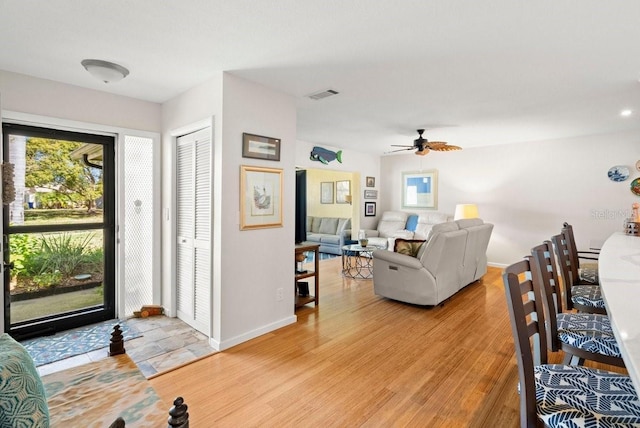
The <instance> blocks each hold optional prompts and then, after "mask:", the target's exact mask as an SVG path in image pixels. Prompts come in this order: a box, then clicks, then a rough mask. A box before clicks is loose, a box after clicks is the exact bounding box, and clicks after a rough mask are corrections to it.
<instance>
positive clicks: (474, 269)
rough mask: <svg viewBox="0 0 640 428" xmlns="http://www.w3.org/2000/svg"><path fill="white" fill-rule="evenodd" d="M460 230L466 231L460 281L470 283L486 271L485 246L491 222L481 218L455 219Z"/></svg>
mask: <svg viewBox="0 0 640 428" xmlns="http://www.w3.org/2000/svg"><path fill="white" fill-rule="evenodd" d="M455 223H457V224H458V227H460V230H466V231H467V245H466V246H465V253H464V261H463V266H464V268H463V273H462V283H463V284H465V285H466V284H470V283H472V282H473V281H475V280H477V279H480V278H481V277H482V276H483V275H484V274H486V273H487V248H488V246H489V240H490V238H491V232H492V231H493V224H491V223H484V222H483V221H482V220H481V219H479V218H478V219H464V220H456V221H455Z"/></svg>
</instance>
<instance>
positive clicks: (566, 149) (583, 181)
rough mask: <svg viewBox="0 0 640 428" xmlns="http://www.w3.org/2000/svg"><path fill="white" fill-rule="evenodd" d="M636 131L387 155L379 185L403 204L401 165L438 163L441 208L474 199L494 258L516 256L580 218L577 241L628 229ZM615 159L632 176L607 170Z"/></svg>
mask: <svg viewBox="0 0 640 428" xmlns="http://www.w3.org/2000/svg"><path fill="white" fill-rule="evenodd" d="M639 143H640V137H638V135H637V134H634V133H621V134H613V135H604V136H602V135H601V136H589V137H581V138H574V139H566V140H554V141H540V142H531V143H522V144H515V145H502V146H492V147H485V148H469V149H464V150H462V151H460V152H443V153H433V152H432V153H429V154H428V155H427V156H425V157H421V156H415V155H413V154H411V153H409V154H406V155H394V156H384V157H383V158H382V159H381V175H382V177H383V184H382V185H381V186H382V187H381V191H382V197H381V199H382V201H384V209H386V210H391V209H394V210H395V209H400V208H401V182H402V180H401V174H402V172H403V171H419V170H421V169H422V170H426V169H434V168H435V169H437V170H438V182H439V183H438V208H437V210H438V211H441V212H447V213H451V214H453V212H454V210H455V205H456V204H458V203H476V204H478V208H479V211H480V217H482V218H483V219H484V220H485V221H487V222H490V223H494V225H495V228H494V231H493V235H492V237H491V241H490V244H489V249H488V252H487V256H488V259H489V263H491V264H494V265H499V266H504V265H508V264H511V263H513V262H515V261H517V260H520V259H521V258H522V257H523V256H525V255H527V254H529V252H530V249H531V247H533V246H534V245H538V244H540V243H542V241H543V240H545V239H549V238H550V237H551V236H552V235H555V234H558V233H559V232H560V228H561V227H562V223H563V222H565V221H566V222H569V223H570V224H572V225H573V226H574V232H575V234H576V241H577V245H578V247H579V248H582V249H586V248H588V247H589V244H590V242H591V241H594V242H597V241H602V240H604V239H606V238H607V237H608V236H609V235H610V234H611V233H613V232H615V231H621V230H622V224H623V221H624V217H625V215H628V214H629V212H630V210H631V204H632V203H634V202H638V199H639V198H638V197H637V196H635V195H633V194H632V193H631V191H630V190H629V184H630V182H631V180H632V179H633V178H636V177H638V176H640V172H639V171H637V170H636V169H635V167H634V165H635V163H636V161H637V160H638V159H640V144H639ZM614 165H627V166H628V167H629V169H630V171H631V178H630V179H629V180H627V181H625V182H622V183H616V182H613V181H611V180H609V178H608V177H607V171H608V170H609V168H610V167H612V166H614Z"/></svg>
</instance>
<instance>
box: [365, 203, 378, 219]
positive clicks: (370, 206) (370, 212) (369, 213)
mask: <svg viewBox="0 0 640 428" xmlns="http://www.w3.org/2000/svg"><path fill="white" fill-rule="evenodd" d="M375 215H376V203H375V202H365V203H364V216H365V217H374V216H375Z"/></svg>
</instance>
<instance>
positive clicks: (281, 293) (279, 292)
mask: <svg viewBox="0 0 640 428" xmlns="http://www.w3.org/2000/svg"><path fill="white" fill-rule="evenodd" d="M282 299H284V289H283V288H282V287H281V288H278V289H277V290H276V300H277V301H278V302H280V301H282Z"/></svg>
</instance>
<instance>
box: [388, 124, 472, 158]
mask: <svg viewBox="0 0 640 428" xmlns="http://www.w3.org/2000/svg"><path fill="white" fill-rule="evenodd" d="M417 131H418V138H416V139H415V140H413V145H412V146H405V145H400V144H392V145H391V146H392V147H405V148H403V149H398V150H392V151H391V152H400V151H403V150H415V151H416V154H417V155H419V156H424V155H426V154H427V153H429V150H435V151H436V152H448V151H451V150H462V147H458V146H453V145H449V144H447V143H445V142H444V141H429V140H427V139H426V138H422V133H423V132H424V129H418V130H417Z"/></svg>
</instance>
